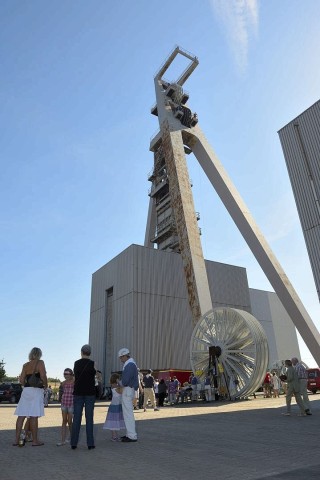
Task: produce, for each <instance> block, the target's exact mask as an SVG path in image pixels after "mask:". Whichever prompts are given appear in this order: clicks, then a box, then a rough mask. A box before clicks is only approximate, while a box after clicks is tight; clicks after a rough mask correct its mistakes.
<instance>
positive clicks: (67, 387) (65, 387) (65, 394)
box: [57, 368, 74, 447]
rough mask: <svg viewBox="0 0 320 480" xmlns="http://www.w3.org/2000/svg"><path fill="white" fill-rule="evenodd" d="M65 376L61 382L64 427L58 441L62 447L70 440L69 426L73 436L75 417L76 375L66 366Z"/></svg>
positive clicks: (60, 391) (58, 445)
mask: <svg viewBox="0 0 320 480" xmlns="http://www.w3.org/2000/svg"><path fill="white" fill-rule="evenodd" d="M63 376H64V378H65V380H64V382H62V383H61V385H60V389H59V394H60V396H61V413H62V427H61V442H58V443H57V447H61V446H62V445H65V444H66V443H69V442H70V440H66V436H67V426H68V427H69V433H70V436H71V428H72V418H73V387H74V377H73V371H72V370H71V368H66V369H65V370H64V372H63Z"/></svg>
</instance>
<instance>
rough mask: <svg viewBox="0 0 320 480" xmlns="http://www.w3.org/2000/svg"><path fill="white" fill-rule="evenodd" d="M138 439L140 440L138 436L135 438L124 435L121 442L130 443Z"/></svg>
mask: <svg viewBox="0 0 320 480" xmlns="http://www.w3.org/2000/svg"><path fill="white" fill-rule="evenodd" d="M137 441H138V440H137V439H136V438H135V439H134V438H129V437H124V438H122V439H121V442H126V443H128V442H137Z"/></svg>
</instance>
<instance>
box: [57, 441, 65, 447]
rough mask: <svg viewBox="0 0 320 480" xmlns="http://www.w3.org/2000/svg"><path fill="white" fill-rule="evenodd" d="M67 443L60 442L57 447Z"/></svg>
mask: <svg viewBox="0 0 320 480" xmlns="http://www.w3.org/2000/svg"><path fill="white" fill-rule="evenodd" d="M65 444H66V442H58V443H57V444H56V445H57V447H62V445H65Z"/></svg>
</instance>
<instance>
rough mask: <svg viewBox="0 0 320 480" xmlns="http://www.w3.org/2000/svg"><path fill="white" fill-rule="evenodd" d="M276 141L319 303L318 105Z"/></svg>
mask: <svg viewBox="0 0 320 480" xmlns="http://www.w3.org/2000/svg"><path fill="white" fill-rule="evenodd" d="M279 137H280V141H281V145H282V149H283V153H284V157H285V161H286V165H287V169H288V173H289V178H290V182H291V186H292V190H293V194H294V198H295V202H296V205H297V210H298V214H299V218H300V223H301V227H302V230H303V234H304V238H305V242H306V246H307V250H308V254H309V259H310V263H311V267H312V271H313V276H314V280H315V284H316V288H317V292H318V296H319V299H320V101H318V102H316V103H315V104H314V105H312V106H311V107H310V108H308V110H306V111H305V112H303V113H302V114H301V115H299V116H298V117H297V118H295V119H294V120H292V121H291V122H290V123H289V124H288V125H286V126H285V127H283V128H282V129H281V130H280V131H279Z"/></svg>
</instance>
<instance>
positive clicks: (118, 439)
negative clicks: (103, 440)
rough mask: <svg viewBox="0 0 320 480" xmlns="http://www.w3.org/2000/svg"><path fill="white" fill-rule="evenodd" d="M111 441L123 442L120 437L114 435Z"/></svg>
mask: <svg viewBox="0 0 320 480" xmlns="http://www.w3.org/2000/svg"><path fill="white" fill-rule="evenodd" d="M111 442H121V439H120V438H118V437H112V438H111Z"/></svg>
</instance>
